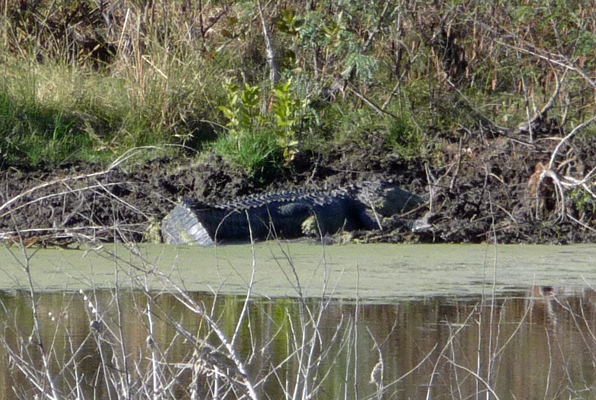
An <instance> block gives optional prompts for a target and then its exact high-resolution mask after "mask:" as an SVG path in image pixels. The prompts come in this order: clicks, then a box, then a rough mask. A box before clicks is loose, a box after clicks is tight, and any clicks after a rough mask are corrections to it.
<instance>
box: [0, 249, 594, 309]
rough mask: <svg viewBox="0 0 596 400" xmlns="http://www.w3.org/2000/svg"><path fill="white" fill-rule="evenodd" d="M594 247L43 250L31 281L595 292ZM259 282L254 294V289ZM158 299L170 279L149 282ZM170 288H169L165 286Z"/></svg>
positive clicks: (460, 292)
mask: <svg viewBox="0 0 596 400" xmlns="http://www.w3.org/2000/svg"><path fill="white" fill-rule="evenodd" d="M10 251H11V252H14V253H16V254H12V255H11V254H10V253H9V250H7V249H5V248H2V249H0V259H1V260H4V263H3V267H2V268H1V272H0V273H3V274H4V275H5V277H4V279H2V280H1V281H0V290H11V289H18V288H22V287H24V286H26V282H27V280H26V279H25V275H24V274H23V272H22V267H21V265H20V264H19V262H17V261H16V260H15V257H16V258H17V259H19V261H20V262H21V263H22V262H23V255H22V254H20V253H19V250H16V249H11V250H10ZM595 260H596V247H595V246H592V245H578V246H517V245H508V246H498V247H494V246H487V245H347V246H327V247H322V246H317V245H307V244H298V243H291V244H281V245H279V244H277V243H262V244H259V245H257V246H255V247H254V248H251V247H250V246H222V247H217V248H202V247H196V246H195V247H192V246H189V247H175V246H166V245H153V246H142V247H140V248H138V249H136V250H135V251H134V252H133V251H130V250H129V249H127V248H125V247H123V246H105V247H103V248H100V249H99V250H92V249H89V250H86V251H74V250H39V251H37V252H36V253H35V254H34V255H33V257H32V259H31V261H30V266H31V271H32V275H33V277H34V280H35V283H36V287H37V289H39V290H40V291H62V290H79V289H82V290H86V289H88V288H91V287H94V288H109V287H112V286H113V284H114V282H115V281H118V282H119V283H120V284H121V285H123V286H125V287H126V286H132V287H136V285H138V283H139V282H138V280H139V279H141V280H142V281H143V282H145V279H146V274H145V272H146V271H150V270H152V269H157V270H159V271H160V272H162V273H163V274H164V275H167V276H168V277H169V278H170V279H171V280H172V281H174V282H175V283H179V284H183V285H184V287H185V288H186V289H187V290H189V291H206V292H216V293H220V294H237V295H244V294H246V292H247V290H248V288H249V287H251V290H252V292H253V294H255V295H257V296H266V297H286V296H297V295H298V294H299V293H302V295H303V296H304V297H313V296H314V297H319V296H321V295H322V294H326V295H329V296H333V297H335V298H359V299H361V300H362V301H364V302H371V301H372V302H384V301H391V299H394V298H402V299H403V298H417V297H425V296H437V295H457V296H465V295H478V294H483V293H486V292H487V290H488V291H493V290H496V292H497V293H502V292H506V291H508V290H511V289H516V288H525V287H527V286H531V285H552V286H566V287H568V286H579V287H584V286H585V285H586V282H596V268H594V265H595V262H594V261H595ZM251 277H252V281H253V283H252V285H251V283H250V282H251ZM148 279H149V281H150V283H151V285H152V287H153V288H154V289H160V288H162V286H163V282H164V280H163V279H156V278H155V277H154V276H149V277H148ZM166 286H167V285H166Z"/></svg>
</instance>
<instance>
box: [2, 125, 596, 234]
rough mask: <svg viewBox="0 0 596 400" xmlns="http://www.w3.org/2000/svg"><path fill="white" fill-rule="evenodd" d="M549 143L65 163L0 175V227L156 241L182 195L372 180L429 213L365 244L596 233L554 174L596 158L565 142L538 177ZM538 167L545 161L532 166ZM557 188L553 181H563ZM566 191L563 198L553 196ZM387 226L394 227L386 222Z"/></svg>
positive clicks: (581, 204) (587, 208)
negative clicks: (412, 225) (249, 172)
mask: <svg viewBox="0 0 596 400" xmlns="http://www.w3.org/2000/svg"><path fill="white" fill-rule="evenodd" d="M557 143H558V141H553V140H548V139H542V140H537V141H535V142H534V143H533V144H528V143H524V142H522V141H520V140H516V139H512V138H507V137H497V138H495V139H491V140H490V141H481V140H475V139H473V138H461V139H460V140H459V141H457V140H455V141H454V140H451V141H449V140H445V141H444V142H443V143H441V145H440V146H438V148H439V147H440V149H439V150H438V152H437V154H438V155H434V156H433V157H432V160H433V161H432V162H431V161H430V160H431V158H429V159H428V160H422V159H417V160H405V159H403V158H402V157H400V156H399V155H398V154H397V153H395V152H393V151H391V149H390V148H389V147H388V146H387V145H386V144H385V143H383V142H382V141H377V142H375V141H373V142H372V143H371V144H369V145H368V146H364V147H363V146H361V145H358V144H356V143H354V144H353V145H352V146H348V147H347V148H345V147H344V148H342V149H337V150H336V151H333V152H331V153H329V154H327V155H321V154H314V153H306V152H305V153H302V154H299V155H298V156H297V157H296V159H295V160H294V161H293V162H292V164H291V165H289V166H288V167H287V168H286V169H284V170H281V171H280V170H277V171H273V172H272V171H263V172H262V173H261V174H259V175H257V176H253V177H249V176H246V175H244V174H242V173H239V172H236V169H235V168H232V167H231V166H230V165H228V164H227V163H226V162H224V161H223V160H222V159H221V158H219V157H217V156H212V157H210V158H209V159H208V160H207V161H205V162H202V163H200V164H196V165H190V163H184V162H182V161H181V160H171V159H158V160H153V161H151V162H148V163H145V164H142V165H126V164H125V163H124V164H121V165H116V166H113V167H111V168H105V169H101V168H99V167H98V166H95V165H65V166H62V167H60V168H58V169H49V168H38V169H35V170H31V169H28V168H24V167H19V166H8V167H5V168H4V169H3V171H2V172H1V173H0V181H1V182H0V184H1V185H2V188H3V190H2V192H1V193H0V196H1V198H0V201H1V204H2V205H0V234H1V235H2V238H4V239H5V240H8V241H9V242H10V241H18V240H19V235H20V237H23V238H24V239H25V240H26V241H27V243H31V244H35V243H40V244H44V243H45V244H60V243H70V242H72V241H73V240H75V241H89V240H92V241H114V240H117V241H137V242H138V241H145V240H152V241H155V240H156V239H157V238H158V235H156V232H158V230H156V229H155V228H156V227H158V225H159V221H161V219H162V218H163V217H164V216H165V215H166V214H167V213H168V212H169V211H170V210H171V209H172V208H173V206H174V204H176V202H177V201H179V199H181V198H183V197H195V198H200V199H204V200H207V201H210V202H218V201H222V200H226V199H230V198H234V197H237V196H241V195H247V194H250V193H256V192H261V191H265V190H271V189H279V188H292V187H308V188H324V187H334V186H341V185H345V184H349V183H352V182H355V181H360V180H375V179H382V180H388V181H392V182H394V183H397V184H399V185H400V186H401V187H402V188H403V189H405V190H408V191H410V192H413V193H416V194H419V195H425V196H427V197H428V199H429V202H428V203H427V204H426V205H425V207H422V208H420V209H418V210H417V211H415V212H413V213H411V214H410V215H408V218H419V217H421V216H423V215H424V214H425V213H427V212H429V211H430V212H432V221H431V222H432V224H433V228H432V229H429V230H427V231H424V232H419V233H412V232H410V231H409V230H407V229H404V228H403V226H402V225H403V224H401V225H400V223H399V218H397V217H396V218H394V219H393V223H392V221H387V226H388V229H386V230H385V231H383V232H359V233H356V234H355V235H354V238H356V239H358V240H360V241H365V242H377V241H383V242H401V241H414V242H484V241H493V240H494V239H496V240H498V241H499V242H501V243H516V242H524V243H577V242H590V241H594V240H595V239H596V234H595V233H594V230H592V229H591V228H589V225H591V224H592V219H593V203H592V201H591V198H590V199H588V198H586V197H581V196H584V195H585V193H584V192H582V191H581V190H579V189H578V190H575V191H573V190H566V191H565V192H564V193H563V192H559V186H558V185H557V181H558V179H559V177H561V178H562V177H563V176H564V175H565V176H576V177H581V176H583V174H584V173H585V171H588V166H590V168H592V166H594V165H596V155H595V152H594V150H593V149H592V146H589V144H588V143H585V144H582V143H581V142H580V143H575V144H574V146H573V148H572V150H570V152H568V153H567V154H566V155H565V156H564V157H559V158H560V159H558V160H557V163H556V165H557V166H558V167H559V168H557V169H556V170H555V169H554V168H551V169H549V171H551V172H553V173H554V175H553V176H552V177H549V176H548V174H543V173H542V172H544V170H545V169H546V167H545V165H548V163H549V160H550V158H551V155H552V153H553V151H554V148H555V146H556V144H557ZM540 168H543V169H542V170H540ZM561 188H562V187H561ZM562 194H564V195H565V199H562V198H561V195H562ZM392 228H395V229H392Z"/></svg>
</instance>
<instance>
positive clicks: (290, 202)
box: [162, 189, 374, 246]
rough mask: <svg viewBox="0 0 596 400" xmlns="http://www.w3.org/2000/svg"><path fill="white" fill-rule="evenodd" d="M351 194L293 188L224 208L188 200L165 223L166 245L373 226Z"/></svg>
mask: <svg viewBox="0 0 596 400" xmlns="http://www.w3.org/2000/svg"><path fill="white" fill-rule="evenodd" d="M360 207H361V205H360V204H359V203H358V202H355V201H354V200H353V198H352V197H351V196H350V195H349V194H348V191H347V190H344V189H337V190H331V191H321V190H304V189H301V190H293V191H285V192H277V193H267V194H263V195H253V196H247V197H242V198H239V199H237V200H234V201H232V202H228V203H225V204H207V203H203V202H199V201H191V200H185V201H183V202H182V203H181V204H179V205H178V206H176V208H175V209H174V210H173V211H172V212H171V213H170V214H169V215H168V216H167V217H166V218H165V219H164V221H163V224H162V233H163V236H164V241H165V242H166V243H173V244H189V243H198V244H200V245H202V246H209V245H212V244H214V243H216V242H217V243H219V242H233V241H244V242H246V241H250V240H251V239H253V240H260V239H273V238H286V239H291V238H297V237H300V236H303V235H305V234H311V235H325V234H329V233H336V232H337V231H339V230H341V229H347V230H352V229H358V228H362V227H364V228H367V229H370V228H371V224H373V223H374V222H373V221H361V220H359V219H358V216H359V215H364V214H363V213H361V210H359V208H360Z"/></svg>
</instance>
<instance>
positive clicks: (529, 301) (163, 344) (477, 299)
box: [0, 243, 596, 400]
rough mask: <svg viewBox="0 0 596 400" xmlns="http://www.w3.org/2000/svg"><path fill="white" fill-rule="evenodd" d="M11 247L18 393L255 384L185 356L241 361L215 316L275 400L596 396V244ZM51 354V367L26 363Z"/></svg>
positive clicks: (207, 390) (12, 363)
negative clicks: (232, 379)
mask: <svg viewBox="0 0 596 400" xmlns="http://www.w3.org/2000/svg"><path fill="white" fill-rule="evenodd" d="M1 251H2V252H3V253H2V255H1V256H0V257H1V258H0V259H1V260H3V262H2V264H1V265H2V267H1V268H0V271H1V273H2V274H3V277H2V279H0V305H1V306H2V308H1V310H2V311H1V313H0V322H1V326H0V327H1V328H2V329H1V330H0V332H1V333H0V340H1V343H0V344H1V346H0V371H1V372H0V398H3V399H4V398H5V399H12V398H32V397H33V395H32V394H38V395H40V396H41V397H43V396H44V394H43V393H47V391H48V386H47V377H48V376H51V377H52V379H53V380H54V382H55V387H57V388H59V391H60V393H61V395H62V396H63V397H64V398H72V399H74V398H100V399H108V398H123V397H127V398H149V397H153V398H192V396H193V395H194V396H195V398H216V397H217V398H222V399H224V398H229V399H233V398H239V397H242V396H247V394H246V392H244V391H243V390H244V389H242V385H240V384H238V381H237V382H236V384H232V385H227V383H226V382H228V383H229V381H226V379H225V378H223V377H220V378H218V379H214V378H213V377H214V376H218V375H213V373H212V372H211V373H209V372H205V371H203V372H202V373H199V372H197V371H198V370H196V369H195V370H191V369H189V368H187V367H188V366H189V365H198V364H197V363H196V362H195V361H196V360H197V359H196V357H197V354H198V353H197V349H200V351H199V353H200V354H202V355H201V356H200V357H199V358H200V359H201V360H203V361H202V362H205V360H207V361H206V364H207V365H212V366H213V365H220V367H221V368H220V369H219V370H218V371H219V372H217V373H219V374H222V373H224V372H225V371H228V372H227V373H229V374H231V375H233V373H237V371H236V372H234V371H235V368H236V367H235V366H234V365H233V364H234V363H233V362H232V361H230V357H229V355H228V353H227V350H226V348H225V347H221V344H222V341H221V338H218V335H217V334H216V333H214V330H213V329H212V328H213V326H212V325H210V324H214V325H215V326H216V327H217V328H218V329H220V330H221V332H222V333H223V334H224V335H225V337H226V338H227V339H226V340H227V341H228V342H232V341H233V343H232V347H233V348H234V349H235V351H236V352H237V355H238V357H239V360H241V362H242V363H243V365H245V366H246V369H247V372H248V374H249V380H250V382H252V383H253V384H254V388H255V394H256V395H257V396H258V397H259V398H262V399H267V398H275V399H282V398H307V397H308V396H311V395H312V397H311V398H315V399H339V398H343V399H377V398H383V399H431V398H432V399H454V398H455V399H469V398H474V399H476V398H477V399H480V398H482V399H497V398H498V399H511V400H513V399H565V400H567V399H570V398H573V399H592V398H596V351H594V348H596V334H595V332H596V292H594V290H593V289H592V285H594V284H596V268H594V262H593V260H594V257H595V256H596V247H594V246H589V245H586V246H556V247H555V246H498V247H496V248H495V247H494V246H485V245H476V246H472V245H349V246H329V247H321V246H315V245H306V244H297V243H291V244H282V245H281V246H280V245H279V244H276V243H263V244H259V245H258V246H256V247H254V248H251V247H250V246H227V247H219V248H198V247H179V248H176V247H173V246H142V247H140V248H137V249H135V250H134V251H131V250H129V249H127V248H126V247H124V246H106V247H105V248H102V249H87V250H84V251H83V250H78V251H72V250H40V251H38V252H36V253H34V254H33V253H32V252H29V253H27V254H26V255H27V256H30V257H31V258H30V261H29V263H25V262H24V261H23V260H24V259H25V256H26V255H25V254H23V253H21V252H20V250H17V249H16V248H13V249H3V250H1ZM25 266H28V268H30V271H31V276H32V278H33V284H34V288H35V291H36V296H38V297H37V298H36V300H37V303H36V304H37V308H36V310H37V312H38V315H39V319H38V320H39V324H40V329H41V333H42V334H41V340H42V342H43V350H41V349H40V347H39V346H38V345H37V340H38V338H36V336H35V335H34V334H33V332H34V325H33V317H32V315H33V314H32V306H31V299H30V294H29V293H28V289H27V288H28V279H27V275H26V274H25V268H24V267H25ZM247 299H248V303H246V301H247ZM193 307H194V308H193ZM199 309H200V310H199ZM209 321H211V322H209ZM238 321H241V323H240V324H239V323H238ZM94 324H99V325H94ZM97 326H100V327H101V329H100V330H96V329H95V327H97ZM235 332H237V335H235ZM185 335H187V336H185ZM188 335H190V336H188ZM148 337H151V341H150V344H149V341H148ZM197 340H198V341H197ZM203 340H205V341H206V343H209V344H210V345H211V346H214V347H213V349H215V350H212V353H209V354H211V355H205V354H206V353H205V349H206V347H204V346H205V345H204V344H200V345H198V344H196V343H199V342H200V343H204V342H202V341H203ZM210 351H211V350H210ZM42 353H45V354H46V355H47V359H48V360H49V366H48V369H47V371H49V373H46V374H37V375H35V376H33V378H32V377H31V376H29V377H26V376H25V375H26V374H25V373H24V372H23V368H21V369H19V367H18V365H19V364H20V365H21V367H22V366H23V365H25V366H26V365H29V366H33V367H34V368H32V369H31V368H30V369H29V371H31V370H34V371H41V370H42V369H43V368H42V362H41V360H42V356H41V355H42ZM201 357H202V358H201ZM205 357H207V358H205ZM209 357H211V358H209ZM380 359H381V360H382V361H383V373H382V374H381V375H380V378H379V379H378V380H377V382H376V384H375V383H371V382H370V380H371V372H372V371H373V368H374V367H375V365H376V364H377V363H378V362H379V360H380ZM210 363H211V364H210ZM218 363H220V364H218ZM181 366H186V367H185V368H186V369H185V368H183V367H181ZM193 371H194V372H193ZM222 371H224V372H222ZM230 371H232V372H230ZM29 373H32V372H29ZM193 373H195V375H193ZM224 374H225V373H224ZM193 377H198V378H197V379H198V381H193ZM156 378H159V379H156ZM35 379H38V380H39V382H41V383H40V384H38V385H41V386H38V389H35V385H32V382H33V381H35ZM160 379H161V380H160ZM44 382H46V383H45V385H46V386H45V387H44V389H43V390H45V392H43V390H41V389H39V387H42V386H43V385H44ZM77 382H78V383H77ZM118 382H119V383H120V384H117V383H118ZM122 382H126V384H123V383H122ZM193 382H194V383H193ZM197 382H198V384H197ZM215 382H217V384H216V383H215ZM168 383H170V384H168ZM193 385H194V386H193ZM226 385H227V386H226ZM154 387H157V388H158V389H159V390H157V391H155V392H154V391H153V388H154ZM190 387H197V388H199V389H198V391H197V392H194V393H193V392H192V391H191V390H190V389H189V388H190ZM123 388H125V389H126V390H125V389H123ZM123 393H125V394H126V396H124V395H123ZM48 398H49V397H48ZM244 398H246V397H244Z"/></svg>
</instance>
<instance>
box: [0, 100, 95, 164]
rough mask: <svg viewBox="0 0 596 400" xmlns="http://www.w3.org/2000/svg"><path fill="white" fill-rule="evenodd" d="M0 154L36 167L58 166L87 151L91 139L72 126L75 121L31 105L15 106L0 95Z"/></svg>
mask: <svg viewBox="0 0 596 400" xmlns="http://www.w3.org/2000/svg"><path fill="white" fill-rule="evenodd" d="M0 121H2V122H0V154H2V155H3V156H4V157H6V158H7V159H8V160H9V161H10V160H19V159H24V160H27V161H28V162H29V163H31V164H33V165H36V164H39V163H54V164H58V163H61V162H63V161H65V160H67V159H69V158H70V157H71V156H73V155H74V154H76V153H77V152H85V151H87V150H88V149H90V148H91V140H90V139H89V137H88V136H87V135H86V134H85V133H84V132H81V131H80V130H79V129H78V128H77V126H76V122H77V120H76V118H75V117H73V116H71V115H68V114H66V113H63V112H61V111H56V110H52V109H46V108H43V107H39V106H38V105H32V106H29V107H20V108H19V107H17V106H16V105H15V104H14V102H13V101H12V100H11V99H10V97H9V96H8V95H7V94H6V93H5V92H3V93H0Z"/></svg>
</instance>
